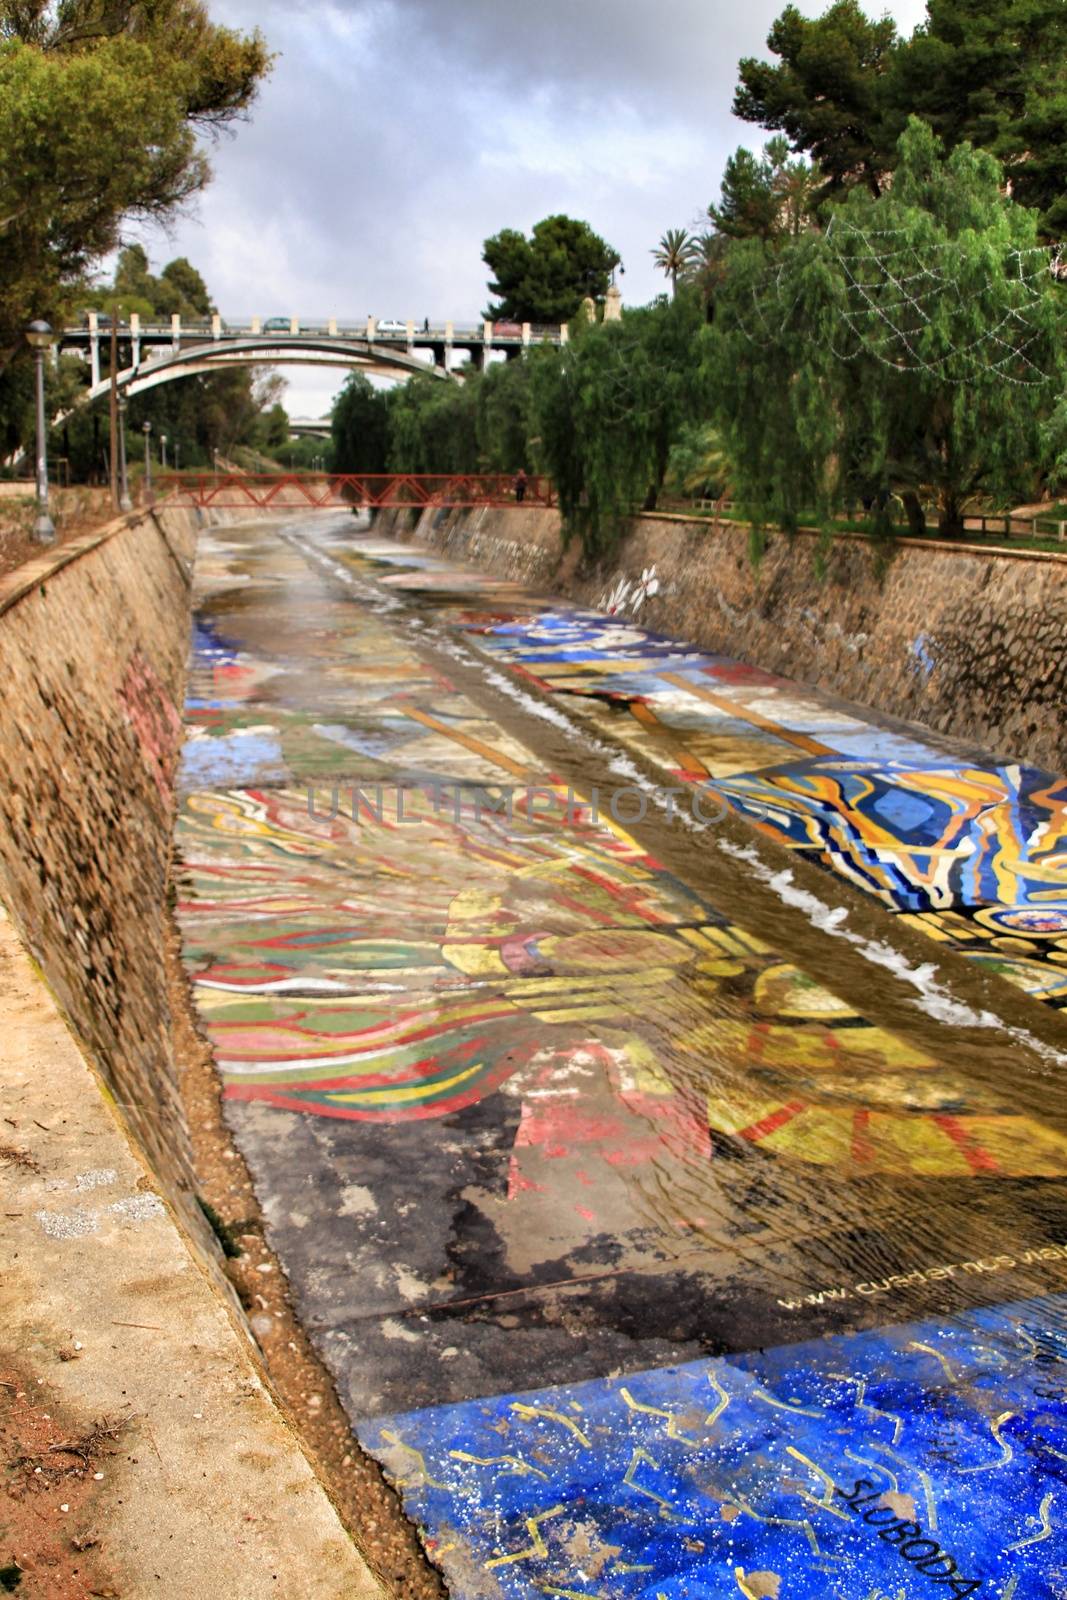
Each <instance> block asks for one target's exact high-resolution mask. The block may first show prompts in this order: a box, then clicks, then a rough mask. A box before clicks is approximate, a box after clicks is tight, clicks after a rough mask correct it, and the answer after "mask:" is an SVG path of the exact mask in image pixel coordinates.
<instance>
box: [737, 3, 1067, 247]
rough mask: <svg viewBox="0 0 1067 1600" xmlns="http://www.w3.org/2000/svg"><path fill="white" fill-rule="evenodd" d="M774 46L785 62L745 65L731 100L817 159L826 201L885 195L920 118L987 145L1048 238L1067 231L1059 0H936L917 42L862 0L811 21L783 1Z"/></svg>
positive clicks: (1066, 67) (1063, 27)
mask: <svg viewBox="0 0 1067 1600" xmlns="http://www.w3.org/2000/svg"><path fill="white" fill-rule="evenodd" d="M767 46H768V49H769V50H770V51H771V52H772V54H773V55H775V56H777V57H778V60H777V62H768V61H757V60H755V59H752V58H747V59H745V60H743V61H742V62H741V64H740V67H739V77H740V82H739V84H738V88H737V93H736V95H735V98H734V110H735V112H736V113H737V115H738V116H740V117H743V118H744V119H745V120H746V121H747V122H755V123H759V124H760V125H761V126H763V127H765V128H773V129H780V130H781V131H782V132H783V133H784V134H785V135H786V137H787V138H788V140H789V142H790V144H791V145H792V148H793V149H794V150H801V151H806V152H808V154H810V155H811V156H813V157H814V159H815V161H816V163H817V165H818V167H819V168H820V170H821V172H822V174H823V177H824V180H825V181H824V183H823V185H822V188H821V189H820V190H819V192H818V195H817V199H818V200H820V201H821V200H825V199H827V198H831V199H840V198H841V197H842V196H843V195H844V194H845V193H846V192H847V191H848V190H849V189H851V188H853V187H854V186H856V185H857V184H858V185H861V186H862V187H864V188H866V189H867V190H869V191H870V193H872V194H874V195H878V194H879V193H881V191H882V189H883V188H884V186H885V181H886V177H887V175H888V173H890V172H891V171H892V169H893V166H894V165H895V161H896V148H897V142H898V140H899V137H900V134H901V132H902V131H903V129H904V126H905V125H906V122H907V119H908V117H909V116H912V115H918V116H920V117H922V118H923V120H924V121H926V122H928V123H929V124H930V125H931V127H932V128H933V129H934V131H935V132H936V133H937V134H938V135H939V136H940V137H941V138H942V139H943V140H944V142H945V145H946V147H947V148H949V149H952V148H954V147H955V146H956V145H957V144H962V143H963V142H965V141H970V142H971V143H972V144H976V145H980V146H981V147H982V148H983V149H987V150H990V151H992V153H993V154H994V155H995V156H997V158H998V159H999V160H1000V161H1001V162H1002V163H1003V164H1004V167H1005V169H1006V172H1007V176H1008V178H1009V179H1010V181H1011V187H1012V194H1013V196H1014V198H1015V199H1016V200H1017V201H1019V203H1020V204H1022V205H1028V206H1036V207H1037V208H1038V209H1039V210H1040V211H1041V212H1042V214H1043V224H1042V225H1043V229H1044V232H1045V235H1046V237H1049V238H1062V237H1064V236H1065V234H1067V7H1065V6H1064V5H1063V0H928V3H927V18H926V21H925V22H924V24H923V25H922V26H921V27H919V28H917V29H916V30H915V32H914V34H913V35H912V36H911V38H910V39H899V38H898V37H897V35H896V29H895V25H894V23H893V22H892V20H891V19H890V18H889V17H883V18H882V19H881V20H879V21H872V20H871V19H870V18H869V17H867V16H866V15H865V13H864V11H863V10H862V9H861V7H860V5H859V3H858V0H834V3H833V4H832V5H830V6H829V8H828V9H827V10H826V11H825V12H823V14H822V16H820V17H815V18H805V17H803V16H802V15H801V14H800V12H799V11H798V10H797V8H796V7H795V6H788V7H787V8H786V9H785V11H783V12H782V14H781V16H780V17H779V18H778V20H777V21H776V22H775V24H774V26H773V27H772V29H771V31H770V34H769V35H768V38H767ZM742 176H744V174H742Z"/></svg>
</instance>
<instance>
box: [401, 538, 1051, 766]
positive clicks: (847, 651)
mask: <svg viewBox="0 0 1067 1600" xmlns="http://www.w3.org/2000/svg"><path fill="white" fill-rule="evenodd" d="M378 526H379V527H380V528H381V529H382V531H383V532H396V533H398V534H399V535H400V536H402V537H406V538H417V539H419V540H421V541H424V542H425V543H427V544H429V545H432V546H434V547H436V548H437V549H440V550H442V551H445V552H448V553H449V554H452V555H454V556H456V557H457V558H460V559H463V560H467V561H472V562H475V563H477V564H478V565H480V566H484V567H487V568H489V569H490V570H492V571H494V572H496V573H499V574H502V575H506V576H509V577H514V578H516V579H520V580H521V581H523V582H524V583H528V584H531V585H534V586H536V587H538V588H540V589H542V590H543V591H546V590H547V591H549V592H553V593H558V594H563V595H566V596H567V597H568V598H570V599H572V600H577V601H579V602H582V603H584V604H589V605H594V606H597V605H601V604H603V602H604V601H605V599H606V598H607V597H608V596H609V595H610V594H611V591H612V590H613V589H615V588H616V586H617V585H618V584H619V583H620V582H622V581H628V582H629V583H631V584H633V583H634V582H635V581H636V580H639V579H640V576H641V574H642V572H643V571H645V570H646V569H648V568H650V567H654V568H655V571H656V576H657V578H658V579H659V585H660V587H659V590H658V592H657V593H656V594H655V595H654V596H653V597H651V598H650V599H649V600H647V601H646V602H645V603H644V605H643V606H642V608H641V611H640V617H641V621H642V622H643V623H644V624H645V625H646V626H650V627H653V628H656V629H658V630H660V631H662V632H664V633H668V634H673V635H676V636H677V637H679V638H682V639H690V640H692V641H693V642H694V643H696V644H698V645H700V646H702V647H703V648H704V649H707V650H714V651H720V652H722V653H724V654H726V655H730V656H735V657H737V658H738V659H740V660H742V661H747V662H751V663H753V664H755V665H758V666H760V667H763V668H766V669H767V670H769V671H772V672H780V673H782V674H783V675H784V676H786V677H790V678H796V679H798V680H799V681H801V682H803V683H808V684H813V685H816V686H817V687H819V688H822V689H826V690H829V691H830V692H831V693H834V694H838V695H841V696H842V697H844V698H846V699H849V700H854V701H858V702H860V703H861V704H863V705H867V706H871V707H873V708H875V709H876V710H878V711H881V712H884V713H887V714H889V715H891V716H897V717H903V718H906V719H909V720H912V721H916V722H920V723H923V724H925V725H926V726H927V727H929V728H934V729H936V730H937V731H939V732H941V733H947V734H950V735H953V736H955V737H957V738H960V739H964V740H967V741H972V742H975V743H979V744H981V745H984V746H986V747H988V748H991V749H992V750H993V751H995V752H997V753H998V754H1001V755H1003V756H1005V757H1007V758H1012V759H1017V760H1024V761H1028V762H1032V763H1034V764H1036V765H1039V766H1045V767H1050V768H1052V769H1053V770H1054V771H1063V770H1065V768H1067V555H1064V556H1059V555H1042V554H1038V553H1027V552H1020V553H1018V554H1015V553H1009V552H1004V553H1000V552H996V551H989V550H983V549H978V548H976V547H974V546H947V545H945V544H941V543H936V542H934V541H932V540H923V541H914V542H913V541H907V542H902V543H900V544H899V545H898V546H897V547H896V549H895V551H894V552H893V553H892V554H891V555H890V556H889V557H888V558H887V557H886V556H884V555H880V554H879V552H877V551H875V550H874V549H872V547H871V545H870V543H869V541H867V540H864V539H862V538H842V539H838V540H837V541H836V542H835V544H834V546H833V549H832V550H831V552H830V554H829V556H828V557H827V558H826V560H825V562H824V564H823V568H822V570H820V566H819V563H818V560H817V556H818V540H817V538H816V537H815V536H812V535H807V534H799V535H798V536H797V537H796V539H795V540H794V541H793V542H792V543H790V542H789V541H788V540H787V539H786V538H785V536H784V535H779V536H776V537H773V538H772V539H771V541H770V545H769V548H768V550H767V552H766V554H765V555H764V557H763V559H762V561H761V562H760V564H759V566H758V568H754V567H753V565H752V563H751V561H750V559H749V555H748V530H747V528H744V527H741V526H739V525H737V524H731V523H717V524H716V523H710V522H708V521H707V520H695V519H690V518H683V517H673V516H664V515H655V514H652V515H645V516H641V517H638V518H636V519H635V520H634V523H633V524H632V526H631V529H630V531H629V533H628V535H627V537H626V538H625V539H624V540H623V542H622V544H621V545H620V547H619V549H618V551H617V553H616V555H615V556H614V557H613V558H612V559H611V560H610V562H608V563H606V564H604V565H602V566H601V567H598V568H595V569H590V568H588V567H586V566H583V564H582V563H581V561H580V558H579V550H578V547H577V544H576V542H572V544H571V545H570V546H569V547H568V548H567V549H566V550H565V549H564V548H563V545H562V541H561V537H560V522H559V516H558V514H557V513H555V512H552V511H537V510H523V511H518V510H511V509H504V510H489V509H486V510H477V511H453V512H441V511H436V512H425V513H423V515H422V517H421V518H420V519H419V520H418V522H415V521H414V520H413V514H412V513H386V514H385V515H384V516H383V519H382V521H381V522H379V524H378ZM623 609H625V606H624V607H623Z"/></svg>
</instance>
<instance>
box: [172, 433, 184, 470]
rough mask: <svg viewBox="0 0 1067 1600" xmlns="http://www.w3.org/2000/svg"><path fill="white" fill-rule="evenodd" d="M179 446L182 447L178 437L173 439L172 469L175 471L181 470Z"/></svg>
mask: <svg viewBox="0 0 1067 1600" xmlns="http://www.w3.org/2000/svg"><path fill="white" fill-rule="evenodd" d="M181 447H182V445H181V440H180V439H175V441H174V470H175V472H180V471H181V464H180V452H181Z"/></svg>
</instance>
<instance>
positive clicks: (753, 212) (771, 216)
mask: <svg viewBox="0 0 1067 1600" xmlns="http://www.w3.org/2000/svg"><path fill="white" fill-rule="evenodd" d="M816 184H817V178H816V174H815V170H814V168H813V167H812V166H811V165H810V163H809V162H807V161H804V160H800V159H791V158H790V154H789V141H788V140H787V139H785V138H783V137H781V136H779V137H778V138H775V139H771V140H769V141H768V143H767V144H765V145H764V147H763V155H762V157H761V156H756V155H753V153H752V151H751V150H746V149H745V148H744V146H743V145H742V146H739V148H738V149H737V150H736V151H735V152H734V154H733V155H732V156H730V157H728V158H727V162H726V167H725V169H724V171H723V178H722V190H721V196H720V199H719V204H718V205H710V206H709V207H708V217H709V219H710V221H711V225H712V227H713V229H714V230H715V232H716V233H717V234H723V235H725V236H726V237H727V238H730V239H783V238H785V239H788V238H796V236H797V234H799V233H803V231H804V230H805V228H808V227H810V226H811V225H812V213H813V209H814V193H815V188H816Z"/></svg>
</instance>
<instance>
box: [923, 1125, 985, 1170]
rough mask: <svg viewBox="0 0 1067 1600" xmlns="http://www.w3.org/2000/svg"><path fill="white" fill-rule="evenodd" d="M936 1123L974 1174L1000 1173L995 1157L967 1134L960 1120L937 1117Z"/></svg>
mask: <svg viewBox="0 0 1067 1600" xmlns="http://www.w3.org/2000/svg"><path fill="white" fill-rule="evenodd" d="M934 1121H935V1122H936V1123H937V1126H938V1127H939V1128H940V1129H941V1130H942V1132H944V1133H947V1134H948V1136H949V1138H950V1139H951V1140H952V1143H953V1144H954V1145H955V1146H956V1148H957V1149H958V1150H959V1152H960V1154H961V1155H962V1156H963V1159H964V1160H965V1161H966V1163H967V1165H968V1166H969V1167H970V1169H971V1171H972V1172H999V1171H1000V1168H999V1167H998V1165H997V1163H996V1162H995V1161H994V1160H993V1157H992V1156H991V1155H990V1154H989V1152H988V1151H987V1150H983V1149H982V1147H981V1145H980V1144H979V1143H978V1141H977V1140H976V1139H975V1138H974V1137H973V1136H972V1135H971V1134H969V1133H968V1132H967V1129H966V1128H965V1127H964V1126H963V1123H962V1122H960V1121H959V1120H958V1118H956V1117H943V1116H942V1117H935V1118H934Z"/></svg>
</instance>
